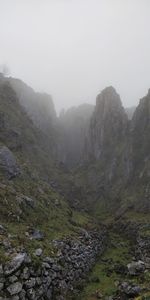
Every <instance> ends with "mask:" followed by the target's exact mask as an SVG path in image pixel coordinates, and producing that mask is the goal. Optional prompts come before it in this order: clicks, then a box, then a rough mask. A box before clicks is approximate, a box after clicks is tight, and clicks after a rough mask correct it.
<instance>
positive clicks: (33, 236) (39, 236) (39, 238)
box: [31, 229, 44, 241]
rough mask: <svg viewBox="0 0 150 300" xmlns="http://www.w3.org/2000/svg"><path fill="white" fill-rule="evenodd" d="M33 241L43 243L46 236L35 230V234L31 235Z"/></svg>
mask: <svg viewBox="0 0 150 300" xmlns="http://www.w3.org/2000/svg"><path fill="white" fill-rule="evenodd" d="M31 239H33V240H39V241H41V240H43V239H44V234H43V233H42V232H41V231H40V230H38V229H37V230H34V232H33V233H32V235H31Z"/></svg>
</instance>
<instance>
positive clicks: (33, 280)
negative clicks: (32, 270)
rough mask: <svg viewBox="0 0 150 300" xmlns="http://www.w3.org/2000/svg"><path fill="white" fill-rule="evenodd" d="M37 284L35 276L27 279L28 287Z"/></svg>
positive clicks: (26, 284)
mask: <svg viewBox="0 0 150 300" xmlns="http://www.w3.org/2000/svg"><path fill="white" fill-rule="evenodd" d="M35 284H36V279H35V278H30V279H29V280H27V281H26V282H25V287H26V289H31V288H33V287H34V286H35Z"/></svg>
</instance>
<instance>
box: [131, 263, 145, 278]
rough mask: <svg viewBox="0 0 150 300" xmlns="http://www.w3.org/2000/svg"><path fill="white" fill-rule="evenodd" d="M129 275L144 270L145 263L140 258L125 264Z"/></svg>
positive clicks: (137, 273)
mask: <svg viewBox="0 0 150 300" xmlns="http://www.w3.org/2000/svg"><path fill="white" fill-rule="evenodd" d="M127 267H128V271H129V274H130V275H139V274H140V273H143V272H144V271H145V263H144V262H143V261H141V260H139V261H137V262H132V263H130V264H128V265H127Z"/></svg>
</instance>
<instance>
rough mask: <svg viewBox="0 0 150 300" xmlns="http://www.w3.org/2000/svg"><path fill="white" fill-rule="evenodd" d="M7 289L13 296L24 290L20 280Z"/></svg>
mask: <svg viewBox="0 0 150 300" xmlns="http://www.w3.org/2000/svg"><path fill="white" fill-rule="evenodd" d="M7 290H8V292H9V294H10V295H11V296H13V295H16V294H19V293H20V292H21V290H22V284H21V283H20V282H15V283H12V284H11V285H10V286H8V288H7Z"/></svg>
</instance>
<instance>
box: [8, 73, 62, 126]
mask: <svg viewBox="0 0 150 300" xmlns="http://www.w3.org/2000/svg"><path fill="white" fill-rule="evenodd" d="M9 82H10V84H11V86H12V87H13V89H14V90H15V91H16V94H17V97H18V99H19V102H20V104H21V105H22V106H23V107H24V108H25V110H26V112H27V114H28V115H29V117H30V118H31V119H32V121H33V122H34V124H35V125H36V126H37V127H38V128H40V129H41V130H43V131H44V132H46V131H47V130H49V132H50V131H51V127H54V126H56V112H55V108H54V104H53V100H52V97H51V96H50V95H48V94H46V93H43V94H42V93H36V92H35V91H34V90H33V89H32V88H30V87H29V86H27V85H26V84H25V83H24V82H22V81H21V80H19V79H15V78H9Z"/></svg>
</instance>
